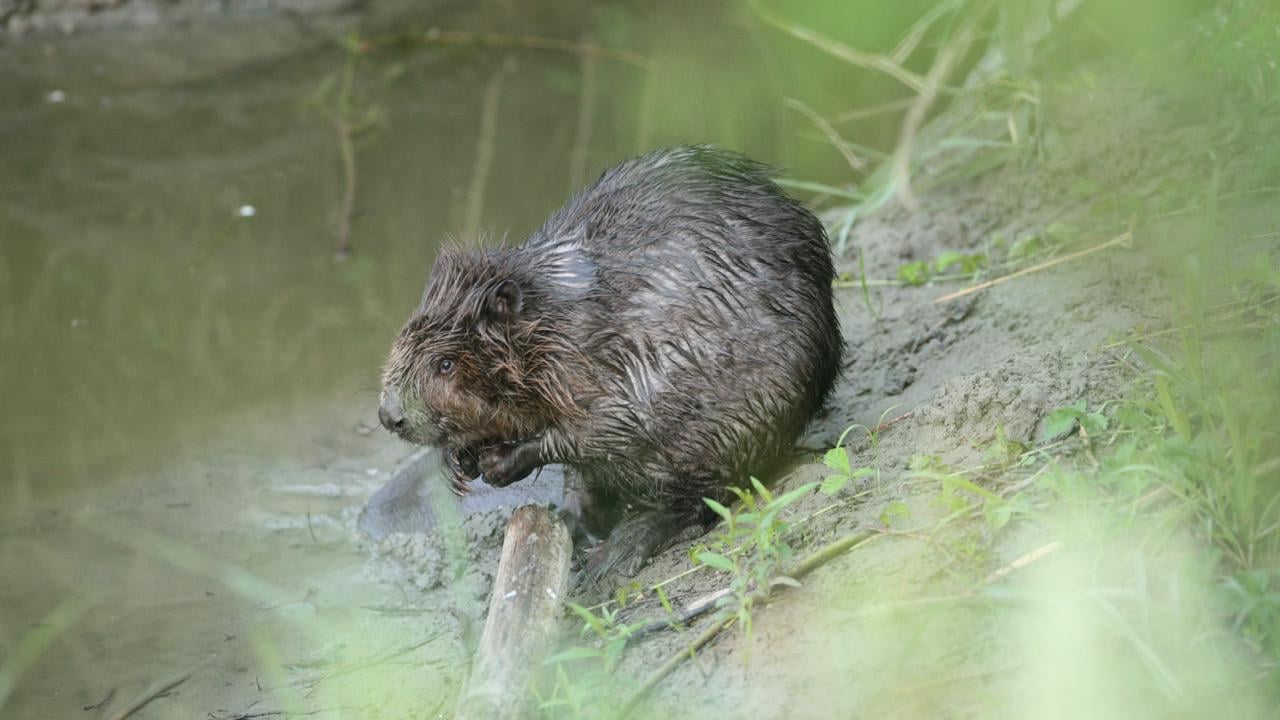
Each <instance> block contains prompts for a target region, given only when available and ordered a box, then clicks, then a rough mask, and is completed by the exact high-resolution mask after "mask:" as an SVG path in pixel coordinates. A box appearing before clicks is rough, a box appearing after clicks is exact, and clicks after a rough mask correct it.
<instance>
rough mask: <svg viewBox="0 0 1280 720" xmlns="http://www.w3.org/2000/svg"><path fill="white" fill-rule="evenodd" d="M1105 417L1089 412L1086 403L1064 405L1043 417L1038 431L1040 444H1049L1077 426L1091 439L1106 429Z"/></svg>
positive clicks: (1077, 402) (1078, 401) (1079, 401)
mask: <svg viewBox="0 0 1280 720" xmlns="http://www.w3.org/2000/svg"><path fill="white" fill-rule="evenodd" d="M1107 424H1108V421H1107V416H1106V415H1103V414H1102V413H1099V412H1090V411H1089V405H1088V402H1087V401H1085V400H1083V399H1081V400H1077V401H1076V402H1074V403H1072V404H1071V405H1064V406H1062V407H1060V408H1057V409H1056V410H1053V411H1051V412H1050V413H1049V414H1048V415H1045V416H1044V423H1043V425H1042V426H1041V430H1040V440H1041V442H1050V441H1053V440H1057V439H1058V438H1060V437H1062V436H1063V435H1066V434H1067V433H1069V432H1071V431H1072V430H1074V429H1076V426H1077V425H1078V426H1079V427H1080V428H1081V429H1082V430H1084V432H1085V434H1086V435H1088V436H1090V437H1093V436H1097V435H1101V434H1102V433H1103V432H1104V431H1106V429H1107Z"/></svg>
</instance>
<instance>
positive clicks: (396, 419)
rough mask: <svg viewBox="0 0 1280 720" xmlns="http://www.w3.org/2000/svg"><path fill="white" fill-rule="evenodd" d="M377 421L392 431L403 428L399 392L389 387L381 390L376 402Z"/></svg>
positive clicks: (402, 412)
mask: <svg viewBox="0 0 1280 720" xmlns="http://www.w3.org/2000/svg"><path fill="white" fill-rule="evenodd" d="M378 422H381V423H382V427H384V428H386V429H388V430H390V431H391V432H393V433H399V432H400V431H402V430H404V408H403V407H401V406H400V394H399V393H397V392H396V391H395V390H392V389H390V388H388V389H386V390H383V391H382V402H381V403H379V404H378Z"/></svg>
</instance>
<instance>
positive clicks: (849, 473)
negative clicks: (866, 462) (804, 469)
mask: <svg viewBox="0 0 1280 720" xmlns="http://www.w3.org/2000/svg"><path fill="white" fill-rule="evenodd" d="M855 427H860V426H858V425H852V426H850V427H848V428H845V431H844V432H843V433H841V434H840V439H839V440H837V441H836V446H835V447H833V448H831V449H830V450H828V451H827V453H826V454H825V455H823V457H822V464H823V465H826V466H827V467H828V468H830V469H831V470H834V471H835V473H834V474H832V475H828V476H827V477H826V478H824V479H823V481H822V484H821V485H820V486H819V489H820V490H822V492H823V493H826V494H827V495H835V494H836V493H838V492H840V491H841V490H842V489H844V486H845V485H847V484H849V481H850V480H854V479H857V478H864V477H869V476H871V475H875V474H876V470H875V469H874V468H865V467H864V468H857V469H856V470H855V469H854V468H853V467H852V465H851V463H850V462H849V451H848V450H847V449H846V448H845V446H844V440H845V437H847V436H848V435H849V432H850V431H851V430H853V428H855ZM868 432H870V431H868Z"/></svg>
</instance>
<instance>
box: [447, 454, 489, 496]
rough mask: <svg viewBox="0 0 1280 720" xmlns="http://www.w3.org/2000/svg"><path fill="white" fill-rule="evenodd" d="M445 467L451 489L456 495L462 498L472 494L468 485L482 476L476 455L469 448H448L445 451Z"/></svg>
mask: <svg viewBox="0 0 1280 720" xmlns="http://www.w3.org/2000/svg"><path fill="white" fill-rule="evenodd" d="M444 466H445V470H446V471H447V473H446V474H447V476H448V480H449V489H450V490H452V491H453V494H454V495H457V496H458V497H462V496H463V495H466V494H467V493H468V492H470V488H469V487H467V483H469V482H471V481H472V480H474V479H475V477H476V476H477V475H479V474H480V468H479V467H478V465H477V464H476V454H475V451H474V450H471V449H469V448H461V449H459V448H448V449H446V450H445V451H444Z"/></svg>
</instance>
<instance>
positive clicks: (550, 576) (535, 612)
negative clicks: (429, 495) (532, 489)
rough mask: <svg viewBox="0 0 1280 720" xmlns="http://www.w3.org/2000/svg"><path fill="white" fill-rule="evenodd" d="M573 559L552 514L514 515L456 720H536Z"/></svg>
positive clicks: (535, 510)
mask: <svg viewBox="0 0 1280 720" xmlns="http://www.w3.org/2000/svg"><path fill="white" fill-rule="evenodd" d="M572 552H573V540H572V538H570V537H569V530H568V528H566V527H565V525H564V523H563V522H561V520H560V518H558V517H556V515H555V513H553V512H552V511H550V510H548V509H547V508H546V507H543V506H540V505H526V506H524V507H522V508H520V509H518V510H516V511H515V514H513V515H512V516H511V520H510V521H508V522H507V530H506V537H505V538H504V540H503V542H502V559H501V560H500V561H499V562H498V575H497V577H496V578H494V582H493V594H492V595H491V596H490V598H489V616H488V618H487V619H486V620H485V624H484V633H483V634H482V635H481V637H480V647H479V648H478V649H477V650H476V656H475V662H474V663H473V664H472V667H471V677H470V679H469V680H468V682H467V687H466V689H465V690H464V691H463V693H462V697H461V698H460V700H459V701H458V708H457V712H456V714H455V717H456V718H457V719H458V720H481V719H483V720H507V719H508V718H525V717H530V716H531V715H532V713H531V712H530V710H531V709H530V707H529V702H530V699H531V698H532V697H533V694H532V692H530V689H529V682H530V680H532V678H533V676H534V672H535V671H536V670H537V669H538V667H540V666H541V664H542V661H543V658H544V657H546V655H547V654H548V652H549V651H550V650H551V647H552V641H553V640H554V638H555V636H556V631H557V626H558V623H559V620H560V614H561V611H562V608H563V606H564V598H565V594H566V593H567V592H568V589H569V559H570V555H571V554H572Z"/></svg>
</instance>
